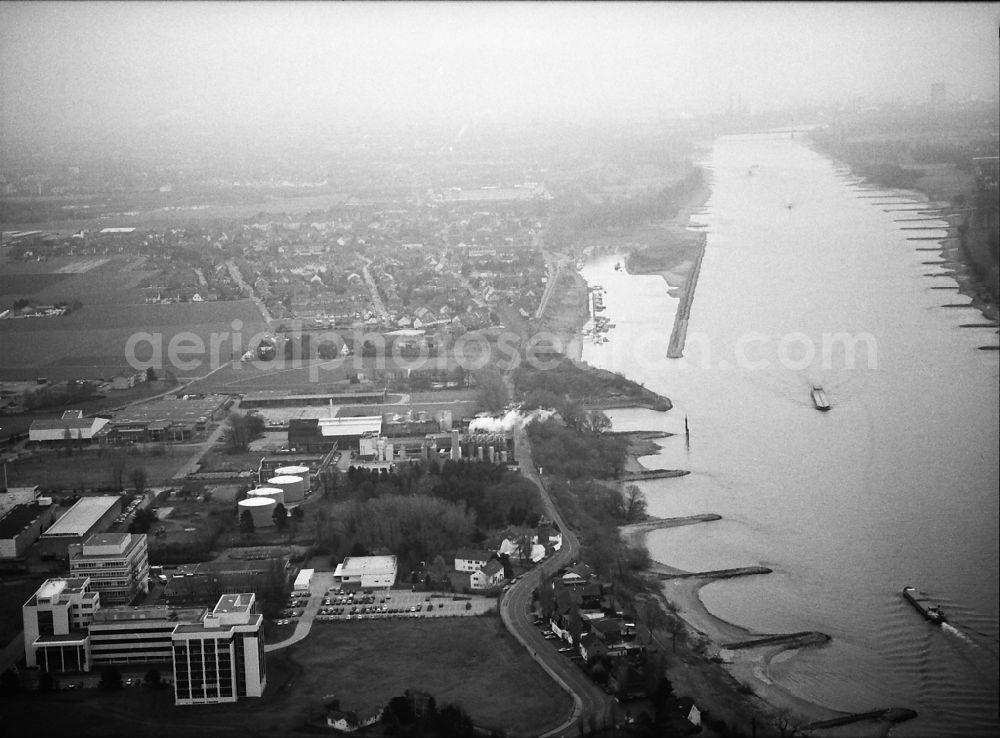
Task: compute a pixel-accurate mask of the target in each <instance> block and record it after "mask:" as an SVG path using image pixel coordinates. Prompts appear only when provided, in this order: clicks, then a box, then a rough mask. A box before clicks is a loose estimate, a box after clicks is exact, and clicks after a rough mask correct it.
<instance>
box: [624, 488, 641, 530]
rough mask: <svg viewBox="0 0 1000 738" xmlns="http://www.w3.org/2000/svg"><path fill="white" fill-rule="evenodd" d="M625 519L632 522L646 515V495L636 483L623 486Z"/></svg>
mask: <svg viewBox="0 0 1000 738" xmlns="http://www.w3.org/2000/svg"><path fill="white" fill-rule="evenodd" d="M624 497H625V519H626V520H627V521H629V522H630V523H631V522H634V521H636V520H641V519H642V518H644V517H646V495H644V494H643V492H642V490H641V489H639V487H638V486H637V485H634V484H630V485H628V486H626V487H625V495H624Z"/></svg>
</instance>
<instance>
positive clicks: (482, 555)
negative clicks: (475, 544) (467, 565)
mask: <svg viewBox="0 0 1000 738" xmlns="http://www.w3.org/2000/svg"><path fill="white" fill-rule="evenodd" d="M455 558H456V559H462V560H463V561H489V560H490V559H492V558H493V552H492V551H481V550H479V549H475V548H460V549H458V551H456V552H455Z"/></svg>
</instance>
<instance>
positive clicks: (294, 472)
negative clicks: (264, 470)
mask: <svg viewBox="0 0 1000 738" xmlns="http://www.w3.org/2000/svg"><path fill="white" fill-rule="evenodd" d="M274 476H276V477H302V478H303V479H305V480H308V479H309V467H308V466H279V467H278V468H277V469H275V470H274Z"/></svg>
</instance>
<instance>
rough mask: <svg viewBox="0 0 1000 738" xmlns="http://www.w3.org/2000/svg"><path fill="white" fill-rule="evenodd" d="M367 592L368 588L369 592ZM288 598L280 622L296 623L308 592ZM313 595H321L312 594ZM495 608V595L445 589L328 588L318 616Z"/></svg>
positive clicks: (451, 613) (449, 613) (453, 613)
mask: <svg viewBox="0 0 1000 738" xmlns="http://www.w3.org/2000/svg"><path fill="white" fill-rule="evenodd" d="M366 592H368V593H367V594H366ZM295 594H296V593H293V595H292V598H291V599H290V600H289V601H288V603H287V607H286V609H285V610H284V611H283V612H282V613H281V615H282V617H281V619H280V620H278V621H277V624H278V625H288V624H291V623H295V622H296V621H297V620H298V619H299V617H301V615H302V614H303V612H304V610H305V606H306V604H307V603H308V602H309V600H310V596H309V595H308V594H307V593H302V595H303V596H298V597H296V596H295ZM311 597H312V598H317V597H319V595H315V594H313V595H312V596H311ZM495 608H496V599H495V598H493V597H484V596H481V595H460V594H453V593H444V592H410V591H407V590H398V589H393V590H385V589H376V590H366V591H364V592H352V593H348V592H342V591H339V590H337V589H331V590H328V591H327V593H326V594H325V595H324V596H322V602H321V603H320V607H319V611H318V612H317V613H316V616H315V620H317V621H319V622H337V621H347V620H379V619H383V618H443V617H461V616H465V615H482V614H483V613H485V612H488V611H490V610H492V609H495Z"/></svg>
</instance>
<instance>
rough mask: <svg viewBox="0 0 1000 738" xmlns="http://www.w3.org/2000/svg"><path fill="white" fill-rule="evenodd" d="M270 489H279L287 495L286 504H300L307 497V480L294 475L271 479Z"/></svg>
mask: <svg viewBox="0 0 1000 738" xmlns="http://www.w3.org/2000/svg"><path fill="white" fill-rule="evenodd" d="M267 486H268V487H277V488H278V489H280V490H282V491H283V492H284V493H285V502H299V501H300V500H303V499H305V496H306V480H305V479H303V478H302V477H298V476H294V475H292V474H284V475H282V476H280V477H271V478H270V479H268V480H267Z"/></svg>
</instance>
